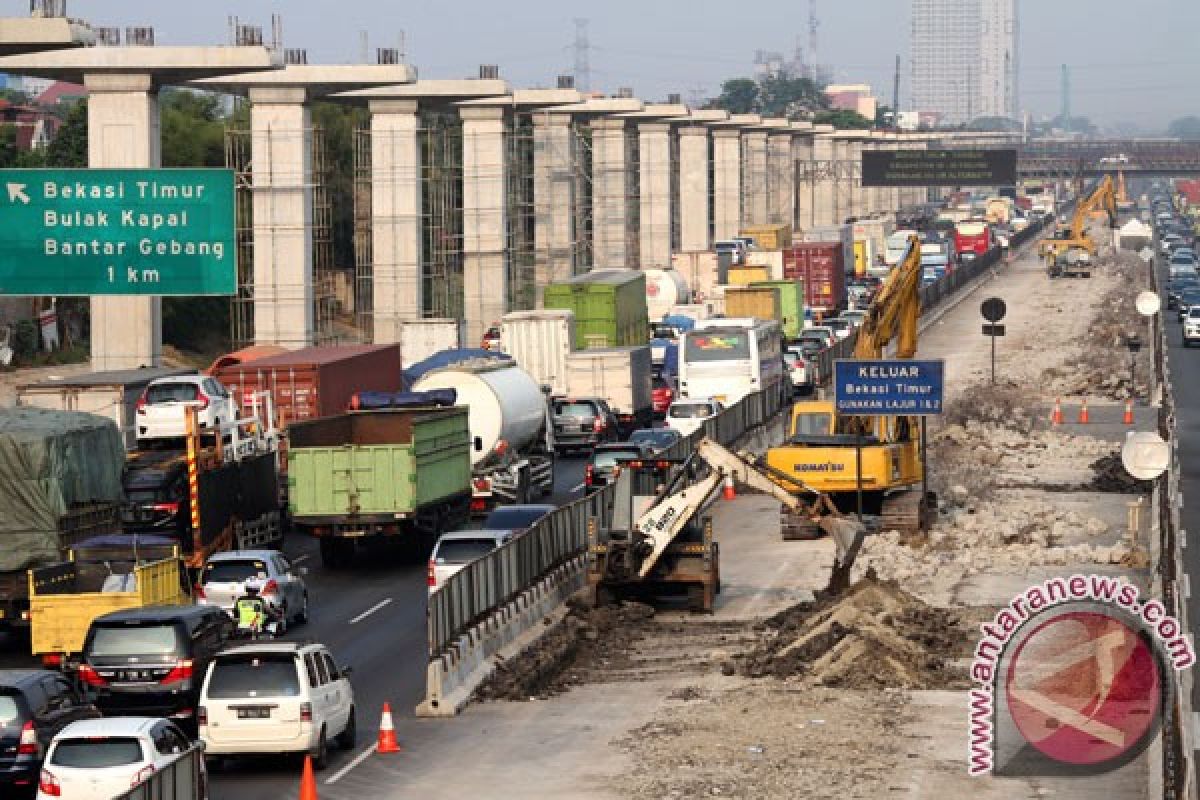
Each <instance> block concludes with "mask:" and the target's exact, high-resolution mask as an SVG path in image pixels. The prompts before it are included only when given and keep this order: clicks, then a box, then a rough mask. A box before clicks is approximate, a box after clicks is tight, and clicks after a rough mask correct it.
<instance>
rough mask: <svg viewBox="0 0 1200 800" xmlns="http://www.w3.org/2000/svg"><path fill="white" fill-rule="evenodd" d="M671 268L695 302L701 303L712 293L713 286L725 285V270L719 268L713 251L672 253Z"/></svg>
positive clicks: (719, 265)
mask: <svg viewBox="0 0 1200 800" xmlns="http://www.w3.org/2000/svg"><path fill="white" fill-rule="evenodd" d="M671 266H672V268H674V270H675V271H676V272H678V273H679V274H680V275H682V276H683V279H684V281H686V282H687V285H688V287H689V288H690V289H691V290H692V295H693V297H694V298H695V302H702V301H703V300H704V299H706V298H707V297H708V296H709V294H711V293H712V288H713V287H714V286H720V285H721V284H723V283H727V282H728V280H727V275H726V270H727V269H728V267H726V269H722V268H721V263H720V259H718V258H717V254H716V252H715V251H713V250H700V251H693V252H687V253H672V254H671Z"/></svg>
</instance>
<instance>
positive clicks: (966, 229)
mask: <svg viewBox="0 0 1200 800" xmlns="http://www.w3.org/2000/svg"><path fill="white" fill-rule="evenodd" d="M993 245H994V240H993V238H992V228H991V226H990V225H988V223H987V220H985V219H968V220H963V221H962V222H959V223H957V224H956V225H955V226H954V252H955V253H957V254H958V260H959V262H961V263H965V262H968V261H974V260H975V259H976V258H982V257H983V256H984V255H986V254H987V251H988V250H991V249H992V246H993Z"/></svg>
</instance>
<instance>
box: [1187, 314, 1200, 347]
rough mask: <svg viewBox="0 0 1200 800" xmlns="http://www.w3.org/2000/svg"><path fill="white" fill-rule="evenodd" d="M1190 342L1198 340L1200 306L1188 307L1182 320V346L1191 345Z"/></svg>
mask: <svg viewBox="0 0 1200 800" xmlns="http://www.w3.org/2000/svg"><path fill="white" fill-rule="evenodd" d="M1192 342H1200V306H1192V307H1191V308H1189V309H1188V313H1187V317H1185V318H1184V320H1183V346H1184V347H1191V346H1192Z"/></svg>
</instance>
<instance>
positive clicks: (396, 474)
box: [288, 407, 471, 568]
mask: <svg viewBox="0 0 1200 800" xmlns="http://www.w3.org/2000/svg"><path fill="white" fill-rule="evenodd" d="M291 437H292V446H291V448H290V449H289V450H288V461H289V464H288V486H289V489H290V491H289V492H288V502H289V510H290V512H291V516H292V520H293V524H294V525H295V526H296V528H297V530H301V531H305V532H307V533H310V534H312V535H314V536H316V537H317V539H318V540H319V542H320V551H321V561H322V563H324V564H325V566H327V567H331V568H333V567H344V566H347V565H348V564H349V562H350V560H351V559H352V558H353V555H354V551H355V549H356V548H357V547H358V546H359V545H360V544H365V543H366V542H367V541H369V540H387V541H390V542H393V543H395V544H397V545H400V546H401V547H403V548H404V549H406V550H407V551H408V552H409V553H410V554H412V555H414V556H416V555H424V554H425V553H427V552H428V550H429V549H430V548H431V547H432V546H433V544H434V542H436V541H437V538H438V536H440V535H441V534H442V533H445V532H446V531H451V530H455V529H457V528H459V527H461V526H462V525H463V523H464V522H466V520H467V517H468V514H469V507H470V502H471V438H470V428H469V426H468V422H467V409H466V407H454V408H416V409H386V410H380V411H354V412H350V413H346V414H338V415H336V416H332V417H325V418H320V419H313V420H308V421H305V422H298V423H295V424H293V425H292V429H291Z"/></svg>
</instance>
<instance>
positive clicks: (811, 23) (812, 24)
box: [808, 0, 821, 81]
mask: <svg viewBox="0 0 1200 800" xmlns="http://www.w3.org/2000/svg"><path fill="white" fill-rule="evenodd" d="M820 27H821V23H820V21H819V20H818V19H817V0H808V64H809V72H810V74H809V76H808V77H809V78H811V79H812V80H814V81H815V80H818V74H817V73H818V72H820V69H819V68H818V66H817V63H818V59H817V52H818V51H817V29H818V28H820Z"/></svg>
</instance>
